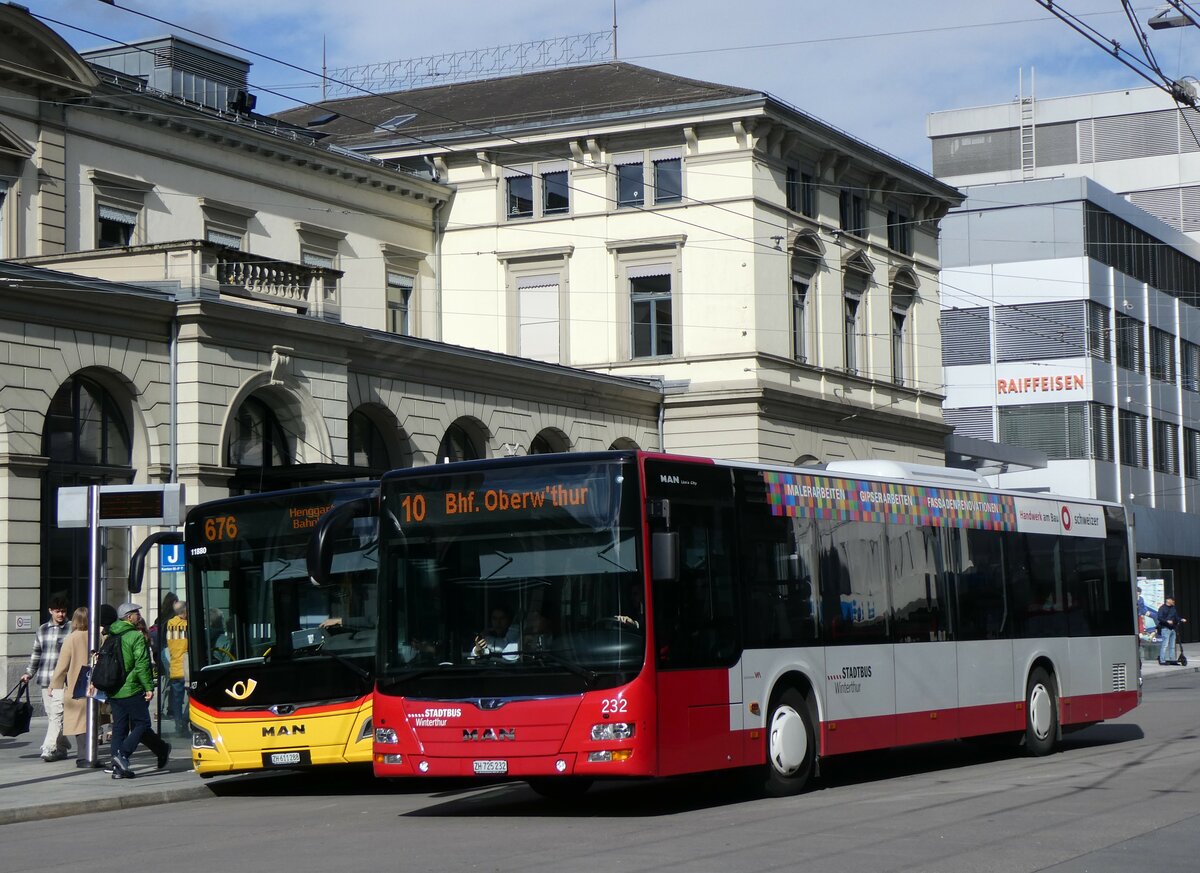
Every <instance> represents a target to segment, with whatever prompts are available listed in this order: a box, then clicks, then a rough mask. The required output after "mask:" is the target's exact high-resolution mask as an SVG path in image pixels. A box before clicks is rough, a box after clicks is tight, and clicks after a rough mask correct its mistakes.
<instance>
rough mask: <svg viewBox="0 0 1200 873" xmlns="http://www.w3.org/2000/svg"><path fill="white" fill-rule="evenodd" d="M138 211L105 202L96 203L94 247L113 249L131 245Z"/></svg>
mask: <svg viewBox="0 0 1200 873" xmlns="http://www.w3.org/2000/svg"><path fill="white" fill-rule="evenodd" d="M138 215H139V213H138V212H137V211H135V210H132V209H126V208H124V207H121V206H110V205H109V204H107V203H97V204H96V248H98V249H113V248H120V247H122V246H129V245H133V240H134V235H135V232H136V229H137V223H138Z"/></svg>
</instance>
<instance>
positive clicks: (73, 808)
mask: <svg viewBox="0 0 1200 873" xmlns="http://www.w3.org/2000/svg"><path fill="white" fill-rule="evenodd" d="M212 796H213V793H212V791H211V790H210V789H209V787H208V786H207V785H191V786H187V787H182V788H163V789H160V790H158V791H147V792H141V793H138V794H127V795H122V796H120V797H102V798H97V799H93V800H68V801H62V802H60V803H42V804H37V805H35V806H25V807H22V808H20V809H0V826H3V825H8V824H19V823H21V822H29V821H41V820H42V819H48V818H65V817H67V816H71V815H85V814H86V813H89V812H114V811H116V810H121V809H136V808H137V807H139V806H157V805H159V804H162V803H182V802H184V801H188V800H200V799H202V798H205V797H212Z"/></svg>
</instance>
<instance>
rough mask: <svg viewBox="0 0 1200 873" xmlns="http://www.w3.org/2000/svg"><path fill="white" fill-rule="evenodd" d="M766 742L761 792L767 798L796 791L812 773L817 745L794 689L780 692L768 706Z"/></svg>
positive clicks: (806, 714) (799, 790)
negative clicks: (764, 769) (776, 698)
mask: <svg viewBox="0 0 1200 873" xmlns="http://www.w3.org/2000/svg"><path fill="white" fill-rule="evenodd" d="M766 742H767V763H766V775H765V779H764V780H763V791H764V792H765V793H766V794H768V795H770V796H771V797H788V796H790V795H793V794H799V793H800V792H801V791H803V790H804V788H805V786H806V785H808V780H809V778H810V777H811V776H812V772H813V765H814V762H815V761H816V757H817V746H816V735H815V732H814V731H813V725H812V718H811V717H810V716H809V714H808V703H807V702H806V701H805V700H804V696H803V695H802V694H801V693H800V692H799V691H797V690H796V689H795V688H789V689H787V690H786V691H784V692H783V693H782V694H780V695H779V699H778V700H777V701H775V705H774V706H773V707H772V708H771V714H770V716H769V717H768V719H767V737H766Z"/></svg>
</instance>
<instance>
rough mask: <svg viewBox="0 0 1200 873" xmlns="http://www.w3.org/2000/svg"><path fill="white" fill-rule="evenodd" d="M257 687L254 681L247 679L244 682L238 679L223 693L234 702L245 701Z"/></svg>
mask: <svg viewBox="0 0 1200 873" xmlns="http://www.w3.org/2000/svg"><path fill="white" fill-rule="evenodd" d="M257 687H258V682H257V680H255V679H247V680H246V681H245V682H243V681H242V680H241V679H239V680H238V681H237V682H234V683H233V687H232V688H226V689H225V693H226V694H228V695H229V696H230V697H232V698H233V699H234V700H245V699H246V698H247V697H249V696H250V695H251V694H253V693H254V689H255V688H257Z"/></svg>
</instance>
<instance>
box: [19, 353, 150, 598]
mask: <svg viewBox="0 0 1200 873" xmlns="http://www.w3.org/2000/svg"><path fill="white" fill-rule="evenodd" d="M42 454H44V455H46V457H47V458H48V459H49V463H48V464H47V467H46V472H45V473H44V474H43V475H42V501H41V570H42V573H41V612H44V611H45V608H46V604H47V603H49V601H50V598H51V597H52V596H53V595H56V594H62V595H65V596H66V598H67V600H68V602H69V605H70V607H71V608H72V609H73V608H75V607H77V606H86V605H87V603H88V590H87V583H88V577H89V572H88V559H89V558H88V556H89V546H88V532H87V530H86V529H83V528H60V527H59V526H58V517H57V516H58V489H60V488H67V487H76V486H80V485H127V484H129V483H131V482H132V481H133V469H132V467H131V464H132V459H133V450H132V441H131V439H130V431H129V424H128V422H127V421H126V420H125V416H124V415H123V414H122V413H121V410H120V408H119V407H118V405H117V403H116V401H115V400H114V399H113V397H112V395H111V394H109V392H108V391H106V390H105V389H104V388H103V387H102V386H101V385H100V384H99V383H97V382H95V381H93V380H91V379H88V378H86V377H83V376H75V377H73V378H71V379H69V380H68V381H67V382H66V383H64V384H63V386H62V387H61V388H59V390H58V392H57V393H56V394H55V395H54V398H53V399H52V400H51V401H50V407H49V409H48V410H47V413H46V423H45V428H44V429H43V431H42ZM100 536H101V547H102V550H103V552H104V556H105V570H106V576H107V577H108V579H109V586H110V588H112V589H114V590H120V588H121V584H123V581H124V576H123V572H122V571H121V570H120V569H119V568H125V567H128V565H129V533H128V529H126V528H103V529H102V530H101V531H100Z"/></svg>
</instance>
